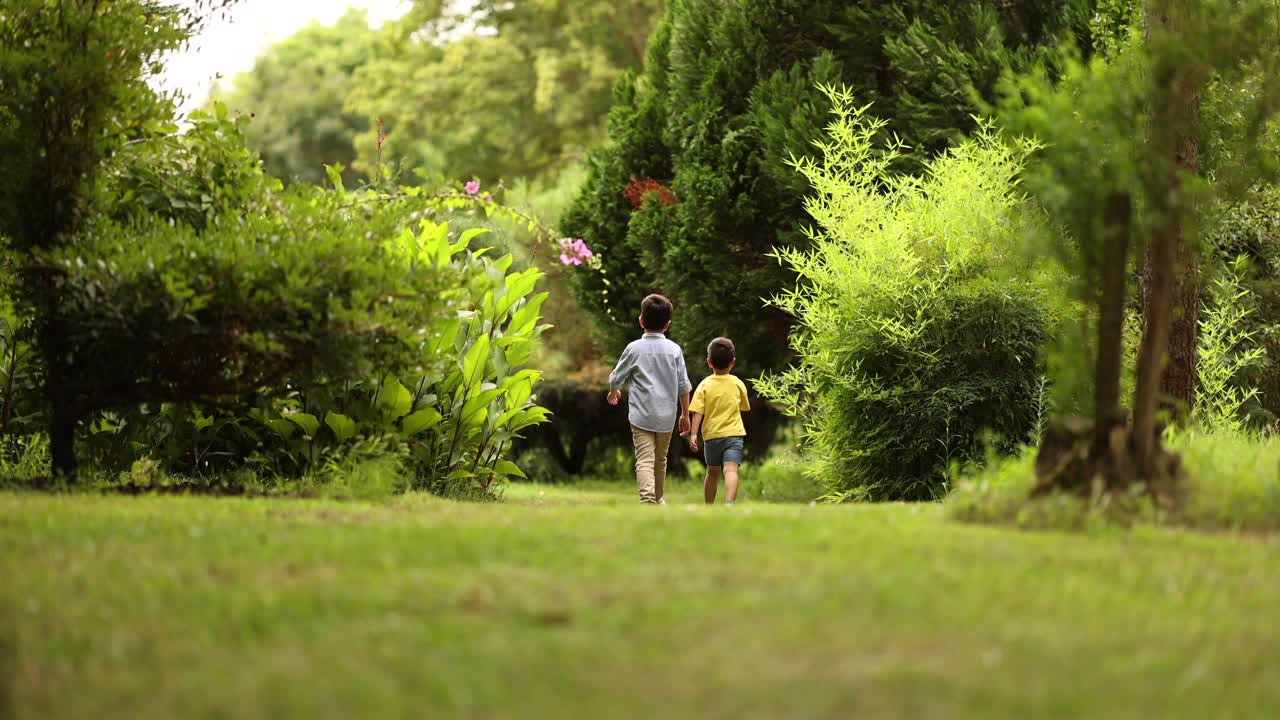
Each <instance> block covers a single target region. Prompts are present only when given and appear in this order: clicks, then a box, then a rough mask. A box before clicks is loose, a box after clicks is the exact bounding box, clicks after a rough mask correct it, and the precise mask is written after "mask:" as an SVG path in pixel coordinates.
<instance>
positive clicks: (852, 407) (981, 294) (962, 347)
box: [757, 90, 1051, 500]
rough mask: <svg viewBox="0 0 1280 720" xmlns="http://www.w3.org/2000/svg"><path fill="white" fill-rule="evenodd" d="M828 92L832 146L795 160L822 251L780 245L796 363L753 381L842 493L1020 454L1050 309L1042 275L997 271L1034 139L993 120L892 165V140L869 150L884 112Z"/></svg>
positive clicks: (938, 492)
mask: <svg viewBox="0 0 1280 720" xmlns="http://www.w3.org/2000/svg"><path fill="white" fill-rule="evenodd" d="M828 92H829V94H830V96H831V98H832V101H833V105H834V108H835V109H834V111H833V112H834V115H835V119H834V121H833V122H832V124H831V125H830V126H829V128H828V133H829V136H830V139H829V140H828V141H826V142H824V143H823V144H821V145H820V148H821V150H822V154H823V157H822V159H820V160H809V159H804V158H801V159H797V160H796V161H795V164H796V167H797V168H798V170H799V171H800V172H801V173H802V174H803V175H804V176H805V177H806V178H807V179H808V180H809V181H810V182H811V183H812V185H813V194H812V195H811V197H810V199H809V201H808V203H807V207H808V209H809V212H810V214H811V215H812V216H813V218H814V220H815V222H816V227H815V228H814V229H813V230H811V231H810V232H809V235H810V238H811V241H812V250H796V249H788V248H781V249H779V251H778V253H777V254H778V257H780V258H781V259H782V260H783V261H785V263H786V264H787V265H788V266H789V267H791V268H792V269H793V270H794V271H795V272H796V274H797V275H798V276H799V278H800V281H799V284H798V286H797V287H796V288H795V289H794V290H792V291H789V292H785V293H783V294H782V295H780V296H778V297H776V298H775V299H774V303H775V304H776V305H777V306H778V307H779V308H781V309H782V310H784V311H786V312H788V313H790V314H792V315H794V316H795V317H796V319H797V320H798V322H799V328H798V330H797V331H796V333H795V334H794V335H793V337H792V347H793V348H794V350H795V352H796V355H797V358H798V360H797V363H796V364H795V365H794V366H793V367H792V368H791V369H789V370H788V371H786V372H785V373H782V374H779V375H775V376H771V377H766V378H765V379H763V380H762V381H760V382H758V383H757V389H759V390H760V391H761V392H762V393H763V394H764V395H765V396H766V397H768V398H770V399H772V400H774V401H777V402H779V403H781V404H782V405H784V406H786V407H787V408H789V410H790V411H791V412H793V413H795V414H796V415H798V416H799V417H801V418H802V419H803V420H804V422H805V427H806V432H807V435H808V438H809V440H810V442H811V443H812V445H813V446H814V450H815V452H814V456H815V457H816V458H817V460H816V463H815V464H814V466H813V470H812V472H813V473H815V476H816V477H817V478H818V479H820V480H821V481H822V482H823V483H824V485H825V486H826V487H827V489H828V491H829V495H830V496H831V497H835V498H842V499H869V500H922V499H933V498H938V497H941V496H943V495H945V494H946V492H947V490H948V480H947V478H948V473H949V469H950V467H951V466H952V464H953V463H956V462H960V463H963V462H967V461H971V460H974V459H978V458H981V457H983V456H984V454H985V452H986V449H987V448H990V449H993V450H996V451H999V452H1013V451H1015V450H1016V449H1017V448H1018V447H1019V446H1020V445H1021V444H1023V443H1025V442H1026V441H1027V440H1028V439H1029V437H1030V436H1031V434H1032V433H1033V432H1034V430H1035V428H1036V426H1037V423H1038V419H1039V415H1040V408H1039V406H1038V403H1039V398H1040V397H1041V375H1042V364H1041V357H1040V355H1041V346H1042V344H1043V343H1044V341H1045V339H1046V337H1047V335H1048V332H1049V328H1050V323H1051V318H1050V312H1049V310H1048V306H1047V302H1046V300H1045V297H1044V293H1043V292H1042V290H1041V289H1040V288H1038V287H1037V286H1036V285H1035V284H1033V283H1032V282H1030V281H1028V280H1024V279H1015V278H1014V277H1001V276H999V275H998V274H997V270H998V269H999V268H1001V267H1002V266H1003V265H1004V263H1006V262H1010V263H1011V262H1014V258H1013V256H1014V255H1015V253H1013V252H1012V250H1013V248H1014V246H1015V244H1016V243H1017V242H1018V241H1019V239H1020V238H1021V237H1022V234H1023V232H1024V231H1025V225H1026V223H1027V222H1029V220H1027V218H1028V217H1029V215H1028V214H1026V213H1024V212H1023V211H1022V206H1021V200H1020V196H1019V195H1018V193H1017V190H1016V178H1017V175H1018V172H1019V170H1020V168H1021V163H1022V161H1023V158H1024V157H1025V154H1026V152H1027V150H1028V147H1027V146H1025V145H1024V146H1021V147H1017V148H1014V147H1010V146H1008V145H1005V144H1003V143H1001V142H1000V141H999V140H997V139H996V138H995V137H994V136H993V135H992V134H991V133H989V132H988V131H986V130H983V131H981V132H979V134H978V135H977V137H976V138H975V139H974V140H971V141H969V142H966V143H964V144H962V145H960V146H958V147H956V148H955V149H954V150H951V151H949V152H948V153H947V154H945V155H943V156H942V157H940V158H939V159H937V160H935V161H933V162H931V163H930V164H929V165H928V168H927V173H926V175H925V176H924V178H922V179H916V178H911V177H903V176H895V175H893V174H891V172H890V168H891V166H892V165H893V164H894V163H895V162H896V161H897V160H898V152H897V150H896V149H893V148H890V149H889V150H887V151H885V152H879V151H877V150H876V149H875V148H874V147H873V138H874V137H875V136H876V135H877V134H878V133H879V132H880V130H881V129H882V127H883V123H882V122H880V121H875V120H869V119H867V118H866V117H864V111H865V108H863V109H855V108H854V106H853V100H852V97H851V96H850V94H849V93H848V92H847V91H840V90H828ZM1029 270H1030V269H1029V268H1022V269H1021V271H1020V272H1019V273H1017V274H1020V275H1022V276H1023V277H1026V276H1028V275H1031V273H1030V272H1029Z"/></svg>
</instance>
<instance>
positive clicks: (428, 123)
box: [346, 0, 662, 180]
mask: <svg viewBox="0 0 1280 720" xmlns="http://www.w3.org/2000/svg"><path fill="white" fill-rule="evenodd" d="M661 5H662V3H661V0H625V1H623V2H615V1H614V0H590V1H589V2H582V1H581V0H546V1H540V2H519V3H506V2H497V1H494V0H481V1H480V2H470V3H466V4H460V3H451V2H440V1H439V0H418V1H417V2H414V3H413V5H412V6H411V9H410V11H409V13H408V14H407V15H406V16H405V17H404V18H402V19H401V20H399V21H396V22H392V23H389V24H388V25H387V26H386V27H385V28H383V29H382V30H380V31H379V33H380V36H381V39H380V48H381V52H380V53H379V54H378V55H377V56H376V57H373V58H370V59H369V60H368V61H367V62H365V63H363V64H362V65H361V66H360V67H359V69H358V70H357V71H356V87H355V88H354V91H353V92H352V93H351V94H350V95H349V96H348V98H347V104H346V109H347V111H348V112H352V113H354V114H356V115H358V116H361V117H363V118H365V120H366V122H368V121H369V120H370V119H371V118H373V117H375V116H377V117H380V118H382V119H383V120H384V122H385V123H386V128H387V151H388V157H389V158H391V159H393V160H395V161H397V162H398V163H399V165H400V166H401V167H407V168H414V169H416V170H418V171H420V172H421V173H422V174H424V175H425V176H426V177H435V176H437V175H444V176H447V177H465V176H469V175H473V174H474V175H477V176H479V177H482V178H489V179H492V180H496V179H499V178H505V179H514V178H518V177H526V178H529V177H548V178H551V177H554V176H555V175H556V173H558V172H559V171H560V170H561V169H563V168H565V167H566V166H568V165H570V164H572V163H573V162H574V161H575V160H577V159H578V158H580V156H581V154H582V152H583V150H584V149H585V148H586V147H588V146H589V145H590V144H591V143H593V142H594V141H595V139H596V138H597V137H598V136H599V133H600V130H601V127H600V126H601V124H602V121H603V119H604V116H605V114H606V113H607V112H608V108H609V102H610V99H611V88H612V86H613V84H614V82H615V81H616V80H617V78H618V76H619V74H620V73H622V72H623V71H625V70H628V69H632V68H637V67H639V65H640V62H641V59H642V57H643V51H644V41H645V38H646V37H647V36H648V33H649V31H650V29H651V28H652V26H653V22H654V20H655V18H656V16H657V13H658V12H659V10H660V9H661ZM515 116H519V118H520V122H517V123H513V122H512V121H511V119H512V118H513V117H515ZM368 130H369V133H366V134H365V135H358V136H357V137H358V138H359V139H358V141H357V147H358V150H359V160H358V166H359V167H362V168H366V169H372V167H373V165H374V163H375V162H376V156H377V151H376V148H375V147H374V145H373V143H372V142H369V141H367V140H365V137H366V136H368V137H372V135H371V131H372V128H371V127H369V128H368Z"/></svg>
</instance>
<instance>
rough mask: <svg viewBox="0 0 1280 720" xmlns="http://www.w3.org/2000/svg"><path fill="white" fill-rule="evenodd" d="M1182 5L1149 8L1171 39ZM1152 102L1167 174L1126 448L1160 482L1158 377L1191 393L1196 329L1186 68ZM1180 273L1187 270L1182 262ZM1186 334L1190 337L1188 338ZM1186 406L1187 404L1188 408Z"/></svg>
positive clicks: (1191, 110) (1190, 79) (1172, 2)
mask: <svg viewBox="0 0 1280 720" xmlns="http://www.w3.org/2000/svg"><path fill="white" fill-rule="evenodd" d="M1188 2H1189V0H1164V2H1158V3H1155V8H1154V9H1155V11H1156V12H1155V14H1156V18H1154V19H1155V20H1157V21H1158V22H1159V23H1161V24H1162V25H1163V26H1164V29H1165V31H1166V32H1167V33H1170V34H1173V35H1176V34H1177V32H1179V31H1180V30H1181V29H1182V26H1183V25H1184V24H1185V22H1186V15H1187V12H1186V11H1187V3H1188ZM1166 70H1167V74H1166V76H1164V77H1161V78H1160V80H1161V82H1163V83H1166V84H1165V85H1164V86H1163V87H1157V88H1156V89H1155V90H1156V92H1155V94H1154V95H1153V97H1152V105H1151V130H1150V133H1151V135H1150V137H1149V140H1148V141H1149V142H1150V143H1152V146H1151V151H1152V153H1153V154H1154V157H1153V158H1152V159H1153V161H1154V162H1156V163H1158V166H1159V167H1161V168H1162V172H1164V173H1165V174H1166V177H1165V182H1164V188H1163V190H1164V192H1163V194H1161V195H1158V196H1157V197H1155V198H1153V203H1152V207H1151V208H1150V211H1151V212H1152V213H1153V214H1154V216H1155V217H1156V219H1157V225H1156V229H1155V231H1154V232H1153V233H1152V237H1151V240H1150V242H1149V243H1148V245H1147V272H1146V277H1147V282H1146V291H1145V293H1144V295H1143V299H1144V302H1143V306H1144V307H1143V320H1144V322H1143V333H1142V347H1141V349H1140V350H1139V353H1138V386H1137V390H1136V392H1135V393H1134V403H1133V405H1134V408H1133V435H1132V442H1133V449H1134V452H1135V454H1136V456H1137V457H1136V458H1135V460H1136V462H1137V465H1138V473H1139V475H1140V476H1141V477H1142V478H1143V479H1144V480H1146V481H1148V482H1151V483H1156V482H1160V481H1162V480H1164V478H1163V477H1161V473H1160V472H1159V469H1160V460H1161V457H1160V454H1161V451H1160V443H1159V436H1158V432H1159V428H1158V427H1157V422H1156V416H1157V413H1158V411H1159V406H1160V400H1161V396H1162V391H1163V390H1164V389H1165V378H1166V377H1170V376H1171V377H1173V378H1175V379H1176V380H1177V381H1178V382H1180V383H1182V384H1183V385H1185V386H1188V387H1190V388H1191V393H1192V395H1194V392H1195V345H1196V340H1195V329H1196V323H1197V321H1198V320H1199V312H1198V310H1199V282H1198V279H1192V280H1190V281H1187V280H1185V279H1184V281H1183V282H1182V283H1179V275H1180V273H1179V272H1178V258H1179V257H1183V258H1189V257H1190V250H1189V249H1187V248H1186V247H1185V244H1186V243H1185V242H1184V241H1183V237H1182V218H1183V217H1184V216H1185V214H1186V211H1187V207H1186V199H1185V198H1184V197H1182V195H1183V192H1182V174H1183V172H1185V168H1186V166H1187V164H1188V163H1189V162H1198V157H1199V156H1198V145H1197V144H1196V142H1195V139H1194V131H1195V124H1196V100H1197V97H1198V93H1197V87H1196V80H1195V78H1194V76H1193V70H1194V69H1193V68H1189V67H1186V66H1183V65H1179V66H1173V67H1171V68H1166ZM1182 269H1183V273H1187V272H1188V271H1190V270H1191V269H1192V267H1189V266H1187V264H1186V263H1184V267H1183V268H1182ZM1192 293H1194V296H1193V302H1194V305H1195V307H1193V308H1190V309H1187V308H1183V309H1182V310H1183V312H1182V313H1181V315H1182V320H1183V321H1184V322H1183V323H1182V324H1180V325H1179V328H1178V329H1179V331H1180V332H1182V333H1183V335H1182V336H1180V337H1178V338H1177V340H1176V343H1177V345H1178V346H1179V349H1180V351H1181V352H1182V356H1181V357H1180V358H1179V362H1180V364H1179V365H1178V366H1176V367H1173V368H1172V369H1171V370H1166V368H1165V362H1166V357H1167V353H1168V350H1169V347H1170V335H1171V333H1172V330H1173V320H1174V317H1173V315H1174V312H1173V305H1174V302H1175V299H1176V300H1178V301H1181V302H1185V301H1186V300H1187V298H1188V296H1191V294H1192ZM1188 333H1189V337H1188ZM1186 407H1188V408H1189V407H1190V403H1187V405H1186Z"/></svg>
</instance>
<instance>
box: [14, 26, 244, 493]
mask: <svg viewBox="0 0 1280 720" xmlns="http://www.w3.org/2000/svg"><path fill="white" fill-rule="evenodd" d="M232 1H233V0H196V2H192V3H186V4H183V5H178V4H174V3H165V2H150V1H143V0H124V1H122V2H110V3H101V2H85V1H83V0H76V1H73V2H60V3H56V4H54V3H48V2H44V0H18V1H17V2H11V3H8V4H7V5H6V6H5V11H4V13H2V14H0V82H2V83H3V87H2V88H0V90H3V92H0V157H4V158H5V171H6V172H5V175H6V181H5V182H4V183H3V186H2V187H0V237H3V238H6V239H7V240H8V242H9V243H11V245H12V247H13V249H14V251H15V256H14V257H15V260H16V270H17V281H16V288H17V293H16V297H17V299H18V300H19V306H20V308H21V312H22V313H24V314H25V316H26V317H28V318H30V321H31V329H32V332H31V337H32V338H33V339H34V346H35V348H36V349H37V351H38V352H39V354H40V356H41V359H42V361H43V366H44V371H45V372H44V382H43V390H44V393H45V395H46V400H47V405H48V408H49V410H50V412H49V415H48V418H49V434H50V445H51V453H52V463H53V470H54V472H55V473H58V474H60V475H71V474H72V473H74V470H75V455H74V450H73V445H74V434H75V425H76V422H77V421H78V420H79V418H80V416H81V415H82V414H83V412H84V408H83V399H82V398H81V397H80V396H79V395H80V394H81V393H83V392H84V389H83V387H84V386H83V385H82V384H80V383H79V380H80V378H79V377H78V376H77V374H76V372H77V368H76V367H75V363H76V362H77V358H80V360H81V361H82V360H83V358H84V356H83V355H77V353H78V352H79V351H81V350H83V348H80V347H77V346H76V345H75V341H74V340H73V338H72V337H70V333H71V328H70V327H69V326H68V322H67V319H66V318H65V317H64V312H65V311H64V308H63V307H62V301H63V297H62V295H63V290H64V287H63V285H64V282H63V281H64V279H65V278H64V267H62V266H59V264H58V263H57V262H56V258H51V254H57V253H66V251H67V247H68V246H69V245H70V244H72V243H74V242H75V241H77V240H78V238H79V234H80V231H81V230H82V229H83V225H84V222H85V219H86V218H87V217H88V216H89V214H90V212H91V210H92V203H91V199H92V192H91V191H92V189H93V187H94V181H95V179H96V177H97V176H98V174H99V172H100V170H101V168H102V166H103V164H104V161H105V160H107V159H109V158H110V157H111V156H112V155H113V154H114V153H115V152H117V151H118V150H120V149H121V148H122V147H124V146H125V144H126V143H127V142H129V141H131V140H133V139H136V138H137V137H138V136H140V135H144V134H147V133H148V132H154V131H155V130H156V128H157V126H158V125H164V124H167V122H168V120H169V118H170V117H171V115H172V106H171V104H170V103H168V102H166V101H164V100H163V99H161V98H157V97H156V95H155V93H154V92H153V91H152V90H151V88H150V87H149V86H148V84H147V81H148V79H149V78H150V77H151V76H153V75H154V74H156V73H157V72H159V70H160V68H161V62H160V61H161V58H162V57H163V55H164V54H165V53H167V52H170V51H173V50H175V49H177V48H180V47H182V46H183V45H184V44H185V43H186V41H187V39H188V38H190V37H191V36H192V34H193V33H194V31H195V30H196V29H197V28H198V27H199V26H200V24H201V23H202V21H203V20H204V18H205V17H207V16H208V14H209V13H212V12H215V11H217V10H219V9H225V8H226V7H227V6H228V5H230V4H231V3H232ZM51 259H53V260H55V261H54V262H50V260H51ZM64 259H66V260H68V261H69V260H71V258H70V257H66V258H64ZM76 260H77V261H78V262H79V263H83V258H79V257H77V258H76ZM90 260H91V261H92V260H93V258H90ZM98 361H99V362H101V358H98Z"/></svg>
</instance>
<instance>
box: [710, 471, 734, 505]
mask: <svg viewBox="0 0 1280 720" xmlns="http://www.w3.org/2000/svg"><path fill="white" fill-rule="evenodd" d="M724 499H725V500H726V501H727V502H737V501H738V463H735V462H728V461H725V464H724ZM714 501H715V498H714V497H713V498H712V502H714Z"/></svg>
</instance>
